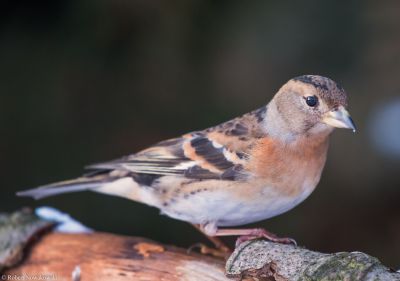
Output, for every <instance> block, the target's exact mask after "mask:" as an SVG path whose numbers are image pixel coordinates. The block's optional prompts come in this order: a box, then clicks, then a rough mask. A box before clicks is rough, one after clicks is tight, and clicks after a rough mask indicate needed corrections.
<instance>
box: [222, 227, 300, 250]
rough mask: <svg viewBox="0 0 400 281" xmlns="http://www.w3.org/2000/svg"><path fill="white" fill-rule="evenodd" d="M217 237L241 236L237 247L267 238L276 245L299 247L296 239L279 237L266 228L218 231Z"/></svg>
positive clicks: (237, 241)
mask: <svg viewBox="0 0 400 281" xmlns="http://www.w3.org/2000/svg"><path fill="white" fill-rule="evenodd" d="M215 236H239V238H238V239H237V240H236V247H237V246H239V245H240V244H241V243H243V242H245V241H248V240H252V239H257V238H265V239H268V240H270V241H272V242H276V243H282V244H294V245H297V243H296V241H295V240H294V239H292V238H287V237H278V236H276V235H275V234H273V233H271V232H269V231H267V230H266V229H264V228H249V229H218V230H217V231H216V233H215Z"/></svg>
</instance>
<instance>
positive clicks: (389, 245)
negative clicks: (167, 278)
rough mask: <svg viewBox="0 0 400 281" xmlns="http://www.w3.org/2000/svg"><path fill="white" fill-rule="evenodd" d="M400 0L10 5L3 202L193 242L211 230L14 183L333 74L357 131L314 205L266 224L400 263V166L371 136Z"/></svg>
mask: <svg viewBox="0 0 400 281" xmlns="http://www.w3.org/2000/svg"><path fill="white" fill-rule="evenodd" d="M399 10H400V2H398V1H354V0H350V1H317V0H313V1H298V2H295V1H261V0H258V1H248V2H244V1H199V0H197V1H196V0H192V1H144V0H114V1H112V0H99V1H94V0H82V1H77V0H75V1H61V0H60V1H54V0H47V1H27V0H25V1H22V0H20V1H18V0H17V1H2V3H1V4H0V121H1V122H0V124H1V131H2V137H1V138H0V153H1V161H0V168H1V171H2V177H1V179H2V184H1V193H0V194H1V197H0V211H12V210H15V209H17V208H19V207H20V206H25V205H33V206H39V205H51V206H54V207H57V208H59V209H61V210H63V211H65V212H68V213H70V214H71V215H72V216H74V217H75V218H77V219H78V220H80V221H82V222H83V223H85V224H86V225H88V226H90V227H93V228H95V229H98V230H101V231H109V232H117V233H124V234H129V235H142V236H147V237H150V238H153V239H156V240H159V241H162V242H164V243H170V244H178V245H181V246H188V245H190V244H193V243H195V242H197V241H198V240H200V239H202V237H201V235H200V234H198V233H196V231H195V230H193V229H192V228H191V226H189V225H187V224H186V223H183V222H179V221H175V220H172V219H169V218H166V217H164V216H159V215H158V211H157V210H155V209H153V208H149V207H147V206H143V205H140V204H138V203H132V202H129V201H127V200H124V199H119V198H113V197H109V196H103V195H100V194H93V193H88V192H86V193H77V194H70V195H64V196H60V197H55V198H49V199H45V200H42V201H37V202H34V201H32V200H30V199H21V198H16V197H15V196H14V193H15V191H17V190H21V189H25V188H30V187H34V186H37V185H41V184H45V183H48V182H52V181H57V180H61V179H65V178H70V177H75V176H78V175H80V173H82V167H83V166H84V165H86V164H90V163H92V162H97V161H103V160H109V159H112V158H115V157H119V156H121V155H123V154H128V153H133V152H135V151H137V150H139V149H141V148H144V147H146V146H147V145H149V144H152V143H155V142H157V141H159V140H162V139H165V138H168V137H173V136H176V135H179V134H182V133H184V132H187V131H191V130H196V129H201V128H205V127H208V126H211V125H215V124H217V123H219V122H222V121H225V120H227V119H230V118H232V117H234V116H236V115H239V114H242V113H244V112H247V111H249V110H251V109H254V108H257V107H259V106H261V105H262V104H265V103H267V102H268V101H269V100H270V99H271V97H272V95H273V94H274V93H275V91H276V90H277V89H278V88H279V87H280V86H281V85H282V84H283V83H284V82H285V81H286V80H288V79H289V78H291V77H294V76H297V75H301V74H321V75H325V76H328V77H331V78H333V79H334V80H336V81H338V82H340V83H341V84H342V85H343V86H344V87H345V89H346V90H347V92H348V93H349V96H350V101H349V102H350V112H351V113H352V115H353V118H354V120H355V121H356V123H357V125H358V127H359V131H358V133H357V134H355V135H354V134H352V133H350V132H349V131H344V130H341V131H339V130H338V131H337V132H335V133H334V135H333V137H332V142H331V150H330V155H329V157H328V163H327V166H326V168H325V172H324V174H323V177H322V180H321V183H320V184H319V186H318V188H317V190H316V191H315V192H314V193H313V195H312V196H311V197H310V198H309V199H308V200H306V201H305V202H304V203H303V204H301V205H300V206H299V207H297V208H295V209H294V210H293V211H291V212H289V213H287V214H284V215H281V216H279V217H277V218H273V219H271V220H269V221H267V222H262V223H258V224H257V225H258V226H265V227H268V229H270V230H271V231H274V232H276V233H279V234H281V235H289V236H291V237H294V238H296V240H297V241H298V242H299V243H300V245H305V246H307V247H309V248H312V249H315V250H320V251H340V250H348V251H350V250H360V251H365V252H367V253H369V254H371V255H374V256H377V257H380V258H381V259H382V261H383V262H384V263H386V264H389V265H392V266H393V267H399V264H398V259H399V254H398V253H399V252H400V239H399V237H400V220H399V217H400V205H399V204H398V201H399V196H400V189H399V187H400V178H399V174H398V173H399V167H400V162H399V161H398V159H397V160H396V159H387V158H384V156H382V155H380V154H379V152H377V151H375V149H374V148H373V146H371V142H370V140H369V134H368V130H369V129H368V126H369V124H368V122H369V118H370V113H371V112H372V111H373V110H374V108H376V106H377V105H379V104H380V103H381V102H383V101H390V99H391V98H394V97H396V96H399V93H400V86H399V85H400V84H399V83H398V76H399V73H400V52H399V51H398V50H399V49H400V36H399V34H400V17H399V16H398V11H399ZM396 261H397V264H396Z"/></svg>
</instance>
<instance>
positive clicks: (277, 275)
mask: <svg viewBox="0 0 400 281" xmlns="http://www.w3.org/2000/svg"><path fill="white" fill-rule="evenodd" d="M226 273H227V275H228V276H229V277H231V278H237V279H241V278H253V279H257V280H260V279H261V280H276V281H282V280H289V281H292V280H293V281H294V280H296V281H311V280H326V281H329V280H363V281H364V280H365V281H367V280H374V281H377V280H381V281H383V280H400V273H396V272H394V271H392V270H391V269H389V268H387V267H385V266H383V265H382V264H381V263H380V261H379V260H378V259H376V258H374V257H371V256H369V255H367V254H364V253H361V252H340V253H333V254H324V253H319V252H313V251H310V250H307V249H304V248H301V247H296V246H294V245H283V244H277V243H272V242H269V241H266V240H252V241H248V242H245V243H243V244H241V245H240V246H239V247H238V248H237V249H236V250H235V252H234V253H233V254H232V255H231V256H230V258H229V260H228V261H227V263H226Z"/></svg>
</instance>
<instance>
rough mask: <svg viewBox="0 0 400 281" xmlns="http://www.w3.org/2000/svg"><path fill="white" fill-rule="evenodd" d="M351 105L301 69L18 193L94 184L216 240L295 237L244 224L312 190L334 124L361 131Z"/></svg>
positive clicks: (327, 82)
mask: <svg viewBox="0 0 400 281" xmlns="http://www.w3.org/2000/svg"><path fill="white" fill-rule="evenodd" d="M347 105H348V104H347V94H346V92H345V90H344V89H343V87H342V86H340V85H339V84H338V83H336V82H335V81H333V80H332V79H330V78H327V77H323V76H319V75H302V76H298V77H295V78H292V79H290V80H289V81H287V82H286V83H285V84H284V85H283V86H282V87H281V88H280V89H279V90H278V91H277V92H276V94H275V95H274V96H273V98H272V100H271V101H270V102H268V103H267V104H266V105H264V106H262V107H260V108H258V109H256V110H253V111H251V112H249V113H246V114H244V115H242V116H239V117H237V118H234V119H232V120H230V121H227V122H223V123H221V124H219V125H217V126H213V127H210V128H207V129H204V130H198V131H193V132H190V133H187V134H184V135H182V136H179V137H176V138H172V139H168V140H164V141H161V142H159V143H157V144H155V145H151V146H149V147H148V148H146V149H144V150H141V151H139V152H137V153H134V154H130V155H128V156H125V157H122V158H119V159H116V160H112V161H109V162H103V163H98V164H94V165H89V166H87V167H86V170H87V172H86V173H84V174H83V175H82V176H81V177H78V178H76V179H73V180H67V181H62V182H58V183H53V184H49V185H44V186H41V187H38V188H34V189H30V190H25V191H20V192H18V193H17V195H18V196H29V197H33V198H35V199H40V198H44V197H48V196H53V195H58V194H62V193H69V192H77V191H86V190H88V191H94V192H99V193H103V194H107V195H114V196H119V197H123V198H127V199H130V200H133V201H136V202H140V203H144V204H146V205H150V206H152V207H156V208H158V209H159V210H160V211H161V214H164V215H167V216H169V217H171V218H174V219H177V220H182V221H186V222H189V223H191V224H193V225H196V226H198V228H199V229H200V230H201V231H202V232H203V233H204V234H206V235H207V236H209V237H211V238H213V237H214V238H216V239H218V238H217V237H219V236H239V239H238V241H239V242H243V241H246V240H248V239H253V238H257V237H264V238H267V239H269V240H271V241H275V242H282V243H290V242H293V240H291V239H290V238H280V237H278V236H276V235H275V234H273V233H271V232H269V231H267V230H265V229H262V228H249V229H247V228H238V226H242V225H245V224H249V223H254V222H258V221H262V220H266V219H269V218H271V217H275V216H277V215H280V214H282V213H285V212H287V211H289V210H291V209H292V208H294V207H295V206H297V205H298V204H299V203H301V202H302V201H304V200H305V199H306V198H307V197H308V196H309V195H310V194H311V193H312V192H313V191H314V189H315V188H316V186H317V184H318V183H319V181H320V178H321V173H322V171H323V168H324V165H325V162H326V158H327V151H328V144H329V136H330V135H331V133H332V131H333V130H334V128H347V129H351V130H353V131H355V130H356V127H355V125H354V122H353V120H352V118H351V117H350V114H349V113H348V111H347ZM215 241H217V240H215ZM215 243H216V244H217V243H218V242H215Z"/></svg>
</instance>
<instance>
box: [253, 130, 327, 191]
mask: <svg viewBox="0 0 400 281" xmlns="http://www.w3.org/2000/svg"><path fill="white" fill-rule="evenodd" d="M327 149H328V137H327V136H317V137H312V138H310V137H302V138H299V139H297V140H295V141H293V142H291V143H284V142H281V141H279V140H276V139H273V138H270V137H265V138H262V139H260V140H259V141H258V142H257V144H256V145H255V146H254V147H253V148H252V153H250V155H252V157H251V158H250V159H249V162H248V164H247V167H246V169H247V170H248V171H251V173H252V174H253V176H255V177H256V178H258V179H260V180H261V181H263V182H265V183H266V185H268V186H272V187H274V188H275V189H277V192H279V193H281V194H282V195H284V196H290V197H292V196H293V197H296V196H297V195H299V194H300V193H302V192H303V191H304V189H305V188H314V187H315V186H316V185H317V183H318V182H319V179H320V176H321V172H322V169H323V167H324V165H325V160H326V153H327Z"/></svg>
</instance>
